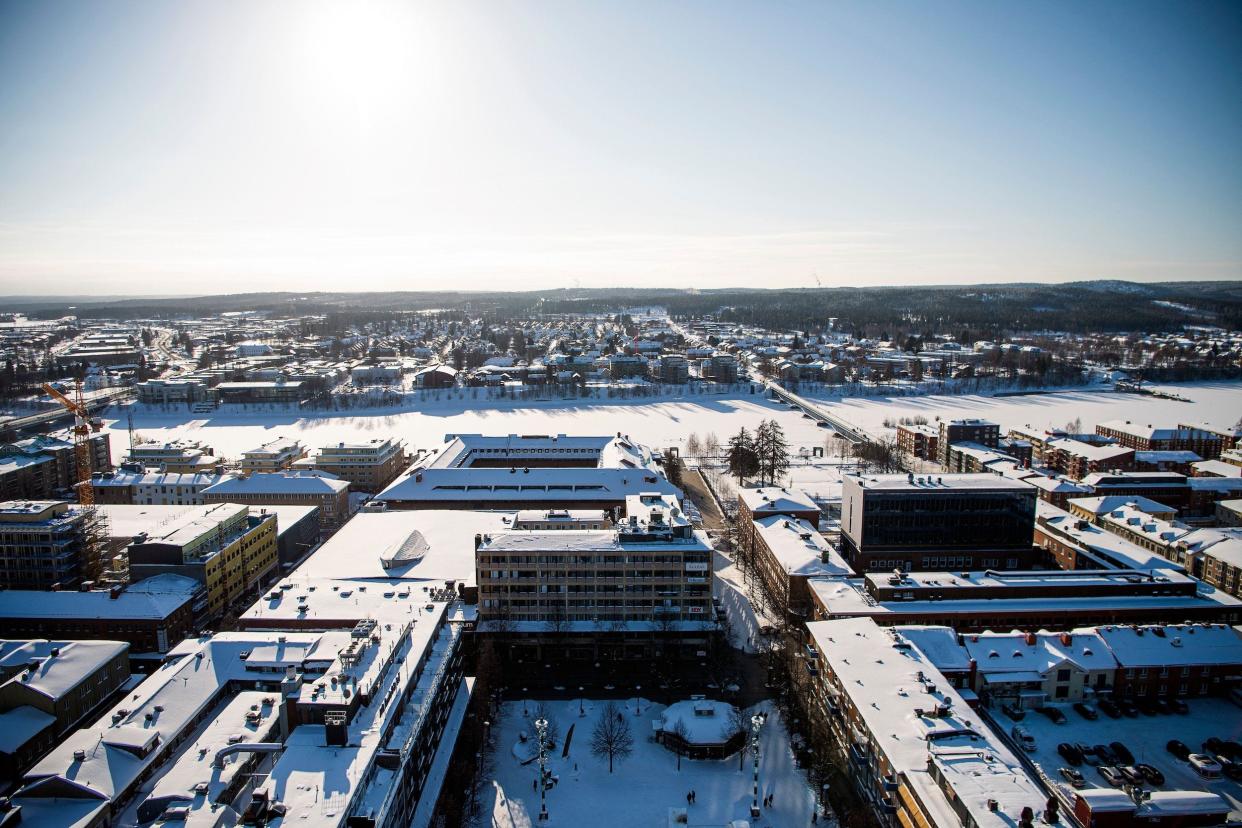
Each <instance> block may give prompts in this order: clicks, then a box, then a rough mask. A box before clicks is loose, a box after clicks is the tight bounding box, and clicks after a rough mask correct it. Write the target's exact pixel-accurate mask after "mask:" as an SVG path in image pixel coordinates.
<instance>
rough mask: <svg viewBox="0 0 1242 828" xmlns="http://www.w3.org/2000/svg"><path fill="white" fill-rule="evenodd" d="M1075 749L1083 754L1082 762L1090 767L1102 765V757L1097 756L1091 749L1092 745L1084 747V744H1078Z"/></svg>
mask: <svg viewBox="0 0 1242 828" xmlns="http://www.w3.org/2000/svg"><path fill="white" fill-rule="evenodd" d="M1074 747H1076V748H1078V752H1079V753H1081V754H1082V761H1084V762H1086V763H1087V764H1088V765H1098V764H1100V757H1098V756H1096V755H1095V751H1094V750H1092V749H1091V745H1084V744H1083V743H1082V742H1078V743H1077V744H1075V745H1074Z"/></svg>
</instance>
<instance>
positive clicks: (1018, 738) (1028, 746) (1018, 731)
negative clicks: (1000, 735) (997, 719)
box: [1009, 725, 1035, 753]
mask: <svg viewBox="0 0 1242 828" xmlns="http://www.w3.org/2000/svg"><path fill="white" fill-rule="evenodd" d="M1009 735H1010V736H1012V737H1013V740H1014V741H1015V742H1017V743H1018V744H1019V745H1021V746H1022V749H1023V750H1025V751H1027V752H1028V753H1029V752H1032V751H1034V750H1035V737H1034V736H1032V735H1031V733H1030V731H1029V730H1027V729H1026V728H1025V727H1023V726H1022V725H1014V726H1013V730H1011V731H1009Z"/></svg>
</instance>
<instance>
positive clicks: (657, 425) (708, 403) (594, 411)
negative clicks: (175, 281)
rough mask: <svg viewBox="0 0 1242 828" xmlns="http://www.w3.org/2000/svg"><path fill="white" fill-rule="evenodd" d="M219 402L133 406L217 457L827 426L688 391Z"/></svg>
mask: <svg viewBox="0 0 1242 828" xmlns="http://www.w3.org/2000/svg"><path fill="white" fill-rule="evenodd" d="M234 408H235V407H226V408H222V409H221V410H220V411H217V412H215V413H213V414H209V415H203V414H191V413H189V412H188V411H186V410H185V409H175V410H172V411H162V410H160V409H156V408H145V407H143V406H133V407H132V410H133V413H134V430H135V431H136V432H138V433H139V435H140V436H141V437H143V438H146V439H148V440H158V441H161V442H163V441H166V440H171V439H176V438H180V437H190V438H193V439H198V440H203V441H204V442H206V443H207V444H208V445H210V446H212V447H213V448H214V449H215V450H216V453H217V454H220V455H223V456H225V457H238V456H239V455H240V454H241V453H242V452H243V451H245V450H247V449H250V448H254V447H255V446H258V445H259V444H261V443H264V442H266V441H268V440H272V439H275V438H276V437H278V436H288V437H294V438H297V439H299V440H301V441H302V442H303V444H304V445H307V446H309V447H311V448H317V447H319V446H325V445H331V444H335V443H338V442H341V441H352V440H370V439H372V438H375V437H396V438H399V439H403V440H405V441H406V443H407V444H408V445H409V446H410V447H411V448H419V447H422V448H435V447H437V446H440V445H442V444H443V443H444V435H445V434H471V433H481V434H555V433H565V434H612V433H616V432H618V431H619V432H622V433H624V434H629V435H631V436H632V437H633V438H634V439H635V440H638V441H640V442H643V443H645V444H647V445H650V446H652V447H655V448H661V449H662V448H665V447H667V446H678V445H682V444H683V443H684V442H685V440H686V438H687V437H689V436H690V434H691V433H692V432H695V433H697V434H699V435H700V436H702V435H704V434H706V433H707V432H715V433H716V435H717V437H718V438H719V439H720V441H721V442H722V443H723V442H724V441H725V440H726V439H727V438H728V436H729V435H731V434H735V433H737V431H738V429H739V428H742V427H743V426H744V427H746V428H747V429H754V428H755V426H757V425H758V424H759V423H760V422H761V421H763V420H767V419H771V418H775V419H776V420H777V421H778V422H780V423H781V426H782V427H783V428H784V429H785V434H786V436H787V438H788V439H789V443H790V446H791V447H792V448H793V450H794V451H795V452H796V451H797V450H798V449H799V448H801V447H803V446H806V447H808V448H810V447H812V446H820V445H823V443H824V440H825V439H826V438H827V437H828V434H829V431H828V430H827V429H824V428H817V427H816V426H815V424H814V423H813V422H812V421H811V420H809V419H806V418H804V417H802V416H801V414H799V413H798V412H795V411H790V410H789V408H788V407H787V406H785V405H781V404H778V403H775V402H772V401H770V400H767V399H764V397H763V396H762V395H760V394H754V395H750V394H746V395H740V396H730V397H717V396H711V395H698V396H689V397H686V398H684V399H671V400H662V401H660V400H657V401H648V400H635V401H626V402H618V401H606V400H605V401H595V400H550V401H546V402H517V401H508V400H475V399H471V398H470V397H469V396H466V397H464V398H463V399H447V400H433V401H427V402H426V403H425V404H423V405H422V406H421V407H420V408H418V409H417V410H410V411H394V410H391V409H389V410H383V409H381V410H375V411H372V410H362V411H353V412H349V413H347V414H341V413H336V412H314V411H313V412H305V413H304V412H300V411H289V412H283V411H238V410H233V409H234ZM127 410H128V409H125V408H112V409H109V410H108V412H107V413H106V414H105V416H104V423H105V427H106V428H107V430H109V431H111V432H112V435H113V436H112V453H113V459H114V460H119V459H120V457H121V455H123V454H124V453H125V451H126V449H127V447H128V445H129V437H128V435H127V434H126V428H127V423H126V411H127Z"/></svg>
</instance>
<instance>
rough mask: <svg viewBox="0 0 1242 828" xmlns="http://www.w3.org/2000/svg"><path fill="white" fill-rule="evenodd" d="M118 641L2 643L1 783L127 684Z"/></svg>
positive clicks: (124, 647)
mask: <svg viewBox="0 0 1242 828" xmlns="http://www.w3.org/2000/svg"><path fill="white" fill-rule="evenodd" d="M129 675H130V673H129V645H128V644H125V643H122V642H119V641H48V640H46V639H33V640H0V731H2V732H3V733H4V734H5V739H4V740H3V741H2V742H0V782H8V781H10V780H13V779H15V778H16V777H17V776H18V775H19V774H20V773H22V772H23V771H25V770H26V769H27V768H28V767H29V766H30V765H32V764H33V763H34V762H35V761H36V760H37V759H39V757H41V756H43V755H44V754H45V753H47V752H48V751H49V750H51V749H52V748H53V747H54V746H55V744H56V741H57V740H58V739H60V738H61V737H63V736H64V735H65V734H66V733H68V732H69V731H70V730H72V729H73V728H75V727H77V726H78V725H79V724H80V723H81V722H82V721H83V720H84V719H85V718H86V717H87V716H89V715H90V714H91V713H93V712H95V711H96V709H97V708H98V707H100V706H101V705H102V704H104V703H105V702H107V701H108V700H109V699H111V698H112V697H113V695H114V694H116V693H117V692H118V691H119V690H120V689H121V688H122V687H123V686H124V684H125V682H126V681H128V680H129Z"/></svg>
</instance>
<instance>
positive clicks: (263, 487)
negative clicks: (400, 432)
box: [203, 472, 349, 496]
mask: <svg viewBox="0 0 1242 828" xmlns="http://www.w3.org/2000/svg"><path fill="white" fill-rule="evenodd" d="M348 488H349V483H348V481H345V480H341V479H340V478H339V477H337V476H336V475H333V474H328V473H327V472H270V473H269V472H254V473H252V474H249V475H245V476H242V477H234V478H232V479H230V480H222V481H220V482H219V483H216V484H215V485H213V486H210V487H208V488H206V489H204V490H203V494H204V495H209V494H210V495H226V496H227V495H233V494H236V495H244V496H262V495H265V494H304V495H326V494H335V493H338V492H341V491H344V490H345V489H348Z"/></svg>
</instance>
